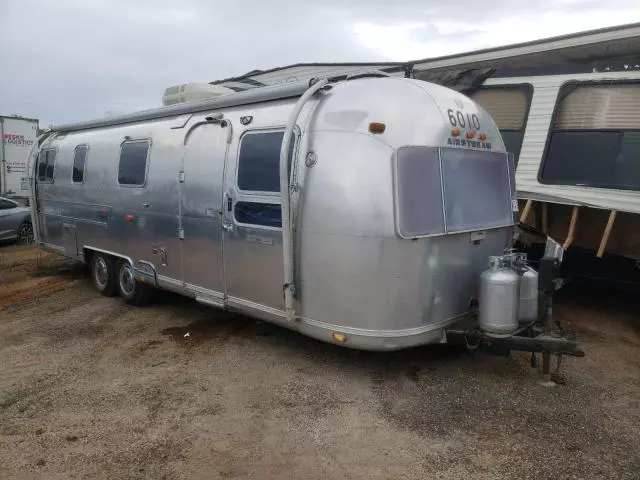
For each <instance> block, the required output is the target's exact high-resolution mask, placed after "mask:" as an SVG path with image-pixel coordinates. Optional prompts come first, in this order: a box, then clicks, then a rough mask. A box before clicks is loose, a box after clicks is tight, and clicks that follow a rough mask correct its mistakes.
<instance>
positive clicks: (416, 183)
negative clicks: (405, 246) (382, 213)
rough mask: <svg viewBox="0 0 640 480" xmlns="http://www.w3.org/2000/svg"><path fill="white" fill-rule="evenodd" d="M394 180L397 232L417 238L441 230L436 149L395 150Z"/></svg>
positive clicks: (441, 216)
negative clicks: (396, 152) (396, 201)
mask: <svg viewBox="0 0 640 480" xmlns="http://www.w3.org/2000/svg"><path fill="white" fill-rule="evenodd" d="M395 183H396V196H397V200H398V207H397V208H398V229H399V232H400V234H401V235H402V236H403V237H417V236H422V235H433V234H439V233H444V232H445V226H444V210H443V205H442V182H441V172H440V157H439V153H438V149H437V148H429V147H402V148H400V149H398V154H397V160H396V182H395Z"/></svg>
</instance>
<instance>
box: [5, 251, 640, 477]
mask: <svg viewBox="0 0 640 480" xmlns="http://www.w3.org/2000/svg"><path fill="white" fill-rule="evenodd" d="M36 256H37V255H36V250H35V249H32V248H30V249H29V248H18V247H10V248H9V247H7V248H4V249H2V250H0V478H47V479H55V478H60V479H62V478H64V479H67V478H153V479H163V478H167V479H173V478H222V479H227V478H260V479H262V478H274V479H284V478H300V479H313V478H339V479H344V478H366V479H387V478H393V479H399V478H403V479H412V478H416V479H418V478H420V479H425V478H452V479H457V478H473V479H515V478H519V479H529V478H530V479H534V478H535V479H565V478H575V479H582V478H589V479H608V478H611V479H638V478H640V308H638V306H639V304H638V300H637V299H628V298H625V297H622V296H620V295H617V294H614V293H611V292H608V293H606V294H604V293H602V292H600V293H598V291H597V290H593V289H586V288H576V287H573V288H570V287H567V288H566V290H565V291H564V293H563V295H562V296H561V298H560V299H559V301H558V307H557V315H558V316H559V317H560V318H561V319H562V320H564V321H565V322H566V323H567V324H570V325H571V327H572V328H574V329H575V330H577V331H578V332H579V333H580V338H581V340H582V342H583V346H584V349H585V351H586V353H587V357H586V358H583V359H567V360H565V362H564V363H563V373H564V376H565V379H566V383H565V384H564V385H559V386H557V387H555V388H551V389H548V388H543V387H541V386H539V385H538V383H537V381H538V379H539V376H538V374H537V372H536V371H535V370H533V369H531V368H530V366H529V357H528V356H527V355H524V354H515V355H512V356H511V357H508V358H507V357H498V356H489V355H483V354H478V353H476V354H470V353H467V352H464V351H460V350H458V349H452V348H448V347H444V348H443V347H427V348H418V349H413V350H409V351H403V352H396V353H365V352H357V351H352V350H347V349H344V348H339V347H335V346H332V345H327V344H324V343H320V342H317V341H314V340H311V339H308V338H305V337H302V336H300V335H298V334H296V333H295V332H290V331H288V330H284V329H281V328H278V327H274V326H270V325H267V324H264V323H259V322H256V321H254V320H251V319H248V318H245V317H242V316H238V315H233V314H229V313H225V312H219V311H216V310H213V309H210V308H207V307H203V306H200V305H198V304H196V303H194V302H193V301H191V300H188V299H183V298H180V297H177V296H174V295H170V294H165V293H163V294H161V295H159V297H158V298H157V300H156V302H155V303H154V304H153V305H152V306H149V307H146V308H134V307H129V306H127V305H125V304H124V303H123V302H122V301H121V300H119V299H117V298H115V299H109V298H103V297H101V296H100V295H98V294H97V293H96V292H95V291H94V290H93V288H92V286H91V282H90V279H89V278H88V277H87V276H86V275H85V272H84V269H83V268H82V267H81V266H80V267H78V266H74V265H70V264H68V263H65V262H63V261H60V260H56V259H55V258H54V257H52V256H50V255H44V254H43V255H42V257H41V258H40V261H39V266H38V265H37V264H36ZM634 302H635V303H634ZM186 333H189V334H190V335H189V336H187V337H185V336H184V335H185V334H186Z"/></svg>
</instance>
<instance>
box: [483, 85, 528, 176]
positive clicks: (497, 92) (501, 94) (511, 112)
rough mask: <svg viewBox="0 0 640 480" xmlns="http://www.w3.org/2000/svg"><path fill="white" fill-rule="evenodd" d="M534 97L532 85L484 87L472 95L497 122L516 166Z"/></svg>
mask: <svg viewBox="0 0 640 480" xmlns="http://www.w3.org/2000/svg"><path fill="white" fill-rule="evenodd" d="M532 96H533V87H532V86H531V85H517V86H510V87H484V88H480V89H478V90H476V91H475V92H473V93H472V94H471V99H472V100H473V101H474V102H476V103H478V104H479V105H481V106H482V107H483V108H484V109H485V110H486V111H487V112H488V113H489V115H491V118H493V121H494V122H496V125H497V126H498V129H499V130H500V134H501V135H502V140H503V141H504V146H505V147H506V149H507V152H509V153H512V154H513V156H514V159H515V162H516V166H517V164H518V157H519V156H520V150H521V149H522V139H523V138H524V130H525V128H526V126H527V115H528V112H529V106H530V105H531V97H532Z"/></svg>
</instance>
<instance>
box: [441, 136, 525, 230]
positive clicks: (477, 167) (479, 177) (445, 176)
mask: <svg viewBox="0 0 640 480" xmlns="http://www.w3.org/2000/svg"><path fill="white" fill-rule="evenodd" d="M441 159H442V181H443V185H444V204H445V219H446V225H447V232H456V231H463V230H475V229H479V228H491V227H499V226H504V225H510V224H512V223H513V213H512V203H511V199H512V197H511V181H510V178H509V158H508V156H507V155H505V154H503V153H493V152H482V151H473V150H464V149H455V148H443V149H441Z"/></svg>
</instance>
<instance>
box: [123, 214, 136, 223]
mask: <svg viewBox="0 0 640 480" xmlns="http://www.w3.org/2000/svg"><path fill="white" fill-rule="evenodd" d="M134 218H135V217H134V216H133V215H125V216H124V221H125V222H133V219H134Z"/></svg>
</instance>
